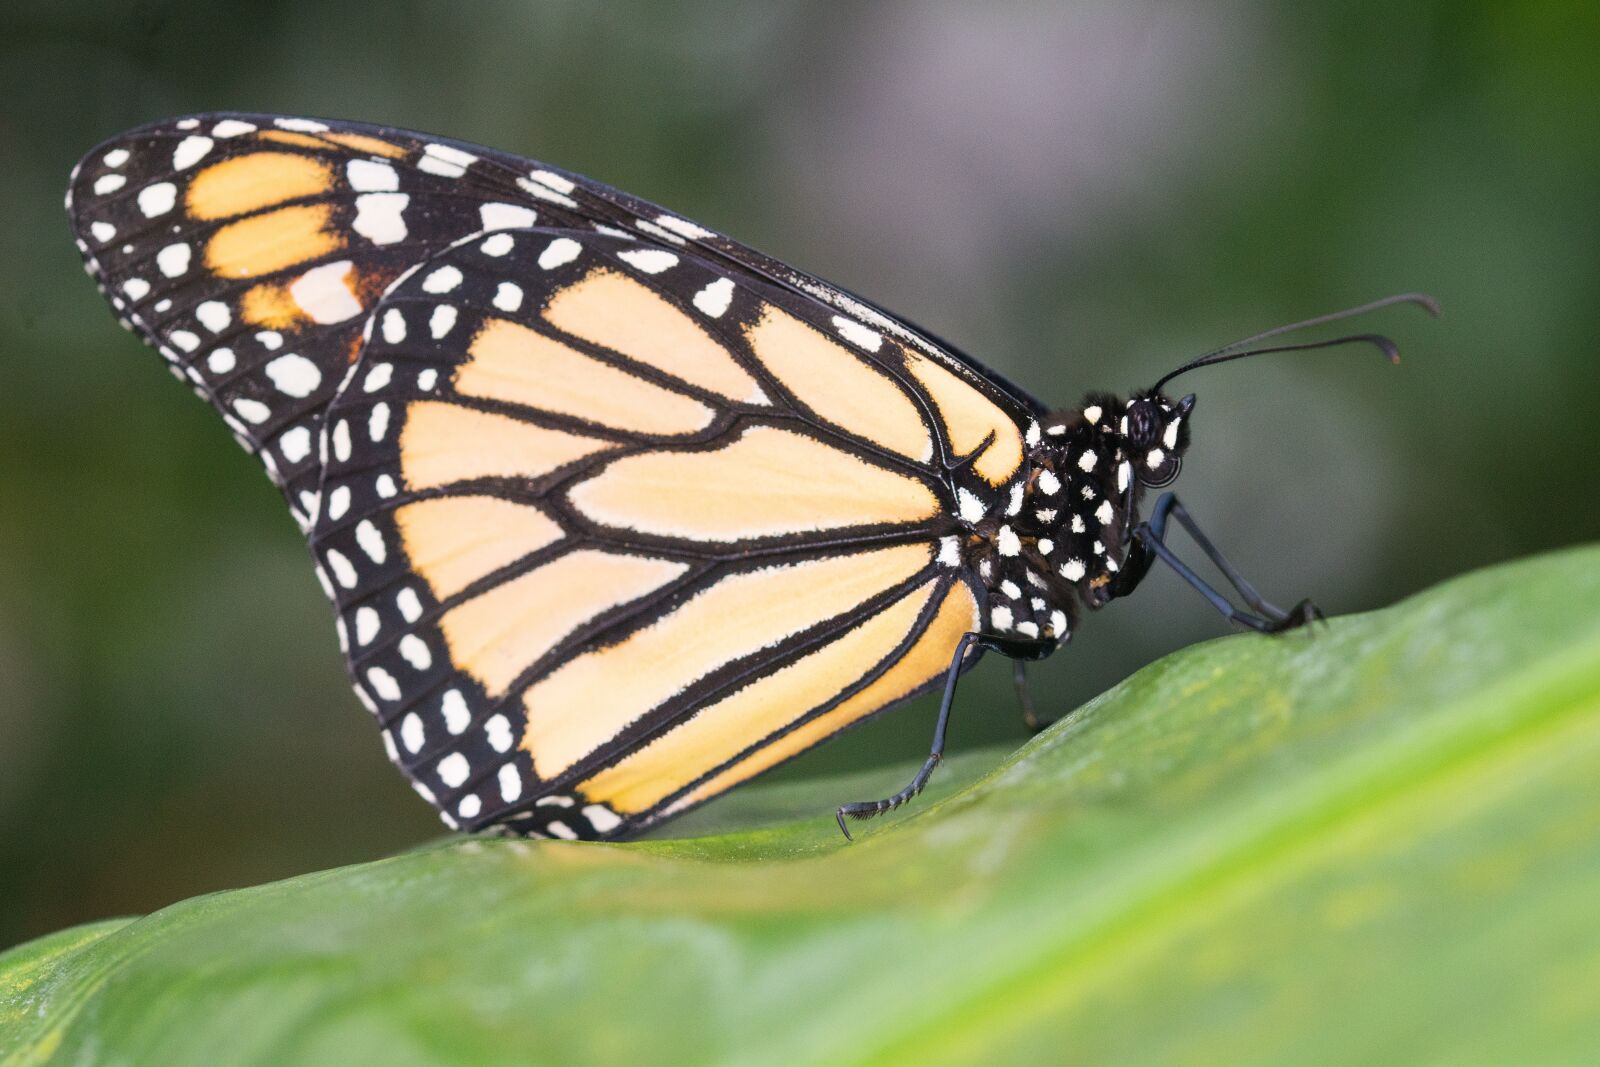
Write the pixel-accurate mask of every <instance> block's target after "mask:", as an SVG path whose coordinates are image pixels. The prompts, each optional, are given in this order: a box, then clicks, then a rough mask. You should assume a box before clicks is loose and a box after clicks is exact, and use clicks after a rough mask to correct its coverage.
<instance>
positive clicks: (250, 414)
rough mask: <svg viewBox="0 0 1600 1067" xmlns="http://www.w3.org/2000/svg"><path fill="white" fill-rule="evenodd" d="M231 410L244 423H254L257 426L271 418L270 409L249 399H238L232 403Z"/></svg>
mask: <svg viewBox="0 0 1600 1067" xmlns="http://www.w3.org/2000/svg"><path fill="white" fill-rule="evenodd" d="M233 410H234V411H235V412H236V413H237V414H238V416H239V417H240V418H241V419H243V420H244V421H246V422H250V423H255V424H256V425H257V426H259V425H261V424H262V423H263V422H266V421H267V420H268V419H270V418H271V417H272V409H271V408H269V407H267V405H265V404H263V403H262V402H261V401H259V400H251V399H250V398H249V397H240V398H239V399H238V400H235V401H234V402H233Z"/></svg>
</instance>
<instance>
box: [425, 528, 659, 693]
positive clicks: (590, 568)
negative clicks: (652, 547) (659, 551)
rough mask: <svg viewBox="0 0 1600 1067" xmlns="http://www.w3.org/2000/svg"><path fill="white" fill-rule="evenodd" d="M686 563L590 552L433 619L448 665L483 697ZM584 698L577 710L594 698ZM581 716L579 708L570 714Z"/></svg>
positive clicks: (569, 556) (549, 565)
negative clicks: (446, 649)
mask: <svg viewBox="0 0 1600 1067" xmlns="http://www.w3.org/2000/svg"><path fill="white" fill-rule="evenodd" d="M687 569H688V564H685V563H676V562H673V561H672V560H665V559H651V558H648V557H645V556H629V555H623V554H621V553H617V552H602V551H600V550H598V549H589V548H586V549H580V550H578V551H576V552H570V553H568V554H566V555H564V556H560V557H558V558H557V559H554V560H551V561H550V562H549V563H546V564H544V565H543V566H540V567H536V568H534V569H533V570H531V571H528V572H527V573H526V574H521V575H518V576H517V577H515V578H512V579H511V580H509V581H507V582H504V583H503V584H501V585H497V586H495V587H494V588H493V589H490V590H488V591H487V592H485V593H482V594H480V595H479V596H475V597H473V598H472V599H471V600H468V601H466V602H465V603H463V604H460V605H458V606H456V607H454V608H451V609H450V610H449V611H447V612H445V613H444V615H443V616H441V617H440V619H439V628H440V630H441V631H442V632H443V633H444V639H445V643H446V644H447V645H448V646H449V648H450V662H451V663H452V664H454V665H455V667H456V669H457V670H461V671H465V672H466V673H468V674H470V675H472V677H474V678H476V679H477V680H478V682H479V683H480V684H481V685H482V686H483V687H484V689H485V691H486V692H487V693H488V694H489V696H490V697H499V696H501V695H503V694H504V693H505V691H506V690H507V688H509V687H510V685H511V683H512V682H514V681H516V679H517V676H518V675H520V674H521V673H522V672H523V671H525V670H527V668H528V667H529V666H530V665H531V664H532V663H533V662H534V661H535V660H537V659H538V658H539V657H540V656H542V655H544V654H545V653H546V652H548V651H550V649H552V648H554V647H555V646H556V644H557V643H559V642H560V641H561V639H562V638H564V637H566V636H567V635H568V634H570V633H572V632H573V631H574V630H575V629H577V628H578V627H579V626H582V625H583V624H584V623H586V622H588V621H589V620H590V619H592V618H594V617H595V616H597V615H599V614H601V613H602V612H604V611H607V610H609V609H611V608H614V607H617V606H619V605H622V604H626V603H627V602H628V601H630V600H635V599H637V598H638V597H641V596H644V595H645V594H646V593H649V592H651V591H652V590H655V589H659V588H660V587H661V586H663V585H666V584H667V583H668V582H670V581H672V580H673V579H674V578H677V577H678V576H679V575H681V574H682V573H683V572H684V571H685V570H687ZM601 692H603V690H596V693H595V694H588V695H586V699H585V700H584V701H583V704H584V706H588V705H591V704H593V703H594V700H595V698H596V695H597V694H599V693H601ZM571 710H572V712H573V713H574V714H579V715H581V714H582V713H583V710H584V708H583V707H577V706H575V707H574V708H572V709H571Z"/></svg>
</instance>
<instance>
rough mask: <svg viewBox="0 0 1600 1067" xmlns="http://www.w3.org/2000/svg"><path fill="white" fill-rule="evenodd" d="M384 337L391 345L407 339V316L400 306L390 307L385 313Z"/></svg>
mask: <svg viewBox="0 0 1600 1067" xmlns="http://www.w3.org/2000/svg"><path fill="white" fill-rule="evenodd" d="M383 339H384V340H385V341H387V342H388V343H389V344H391V345H397V344H399V343H400V342H401V341H404V340H405V339H406V317H405V316H404V315H402V314H401V313H400V309H399V308H390V309H389V310H388V311H385V312H384V313H383Z"/></svg>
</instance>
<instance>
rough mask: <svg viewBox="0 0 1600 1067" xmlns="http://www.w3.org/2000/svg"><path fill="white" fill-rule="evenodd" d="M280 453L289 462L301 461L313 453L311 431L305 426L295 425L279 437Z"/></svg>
mask: <svg viewBox="0 0 1600 1067" xmlns="http://www.w3.org/2000/svg"><path fill="white" fill-rule="evenodd" d="M278 453H279V455H281V456H283V458H284V460H285V461H286V462H289V463H299V462H300V461H301V460H303V459H305V458H306V457H307V456H309V455H310V454H311V431H310V430H308V429H306V428H305V427H304V426H294V427H291V428H289V429H287V430H285V431H283V433H282V435H280V436H279V438H278Z"/></svg>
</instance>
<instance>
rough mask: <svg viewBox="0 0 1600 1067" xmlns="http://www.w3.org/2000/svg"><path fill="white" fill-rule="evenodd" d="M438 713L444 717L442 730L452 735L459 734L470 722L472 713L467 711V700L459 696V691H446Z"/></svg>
mask: <svg viewBox="0 0 1600 1067" xmlns="http://www.w3.org/2000/svg"><path fill="white" fill-rule="evenodd" d="M439 711H440V712H441V713H443V715H444V728H445V729H446V730H449V731H450V732H451V733H452V734H459V733H461V732H462V731H463V730H465V729H466V728H467V725H468V724H469V723H471V722H472V712H471V711H469V710H468V709H467V698H466V697H464V696H462V695H461V690H459V689H447V690H445V694H444V697H443V699H442V700H441V701H440V703H439Z"/></svg>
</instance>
